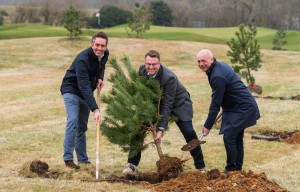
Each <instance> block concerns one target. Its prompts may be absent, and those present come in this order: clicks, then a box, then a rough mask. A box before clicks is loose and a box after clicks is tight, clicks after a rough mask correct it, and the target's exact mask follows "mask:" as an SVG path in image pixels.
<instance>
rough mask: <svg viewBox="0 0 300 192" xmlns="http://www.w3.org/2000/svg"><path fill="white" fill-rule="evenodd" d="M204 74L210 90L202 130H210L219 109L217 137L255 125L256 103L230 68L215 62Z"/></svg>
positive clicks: (257, 114)
mask: <svg viewBox="0 0 300 192" xmlns="http://www.w3.org/2000/svg"><path fill="white" fill-rule="evenodd" d="M206 74H207V76H208V80H209V84H210V86H211V89H212V96H211V97H212V98H211V104H210V108H209V114H208V117H207V120H206V122H205V124H204V127H206V128H208V129H211V128H212V126H213V124H214V121H215V119H216V117H217V115H218V112H219V111H220V107H222V125H221V129H220V134H228V133H234V132H238V131H240V130H242V129H245V128H247V127H250V126H253V125H255V124H256V120H258V119H259V118H260V114H259V109H258V106H257V104H256V101H255V99H254V97H253V96H252V94H251V93H250V91H249V90H248V88H247V87H246V86H245V85H244V83H243V82H242V81H241V80H240V78H239V77H238V76H237V75H236V73H235V72H234V71H233V70H232V68H231V67H230V66H229V65H227V64H226V63H221V62H217V61H216V60H215V62H214V63H212V66H211V67H210V69H209V70H208V71H207V72H206Z"/></svg>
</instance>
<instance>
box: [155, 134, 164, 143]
mask: <svg viewBox="0 0 300 192" xmlns="http://www.w3.org/2000/svg"><path fill="white" fill-rule="evenodd" d="M162 135H163V132H162V131H157V132H156V135H155V138H154V141H155V142H156V143H160V142H161V138H162Z"/></svg>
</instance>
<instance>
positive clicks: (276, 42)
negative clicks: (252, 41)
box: [272, 30, 287, 51]
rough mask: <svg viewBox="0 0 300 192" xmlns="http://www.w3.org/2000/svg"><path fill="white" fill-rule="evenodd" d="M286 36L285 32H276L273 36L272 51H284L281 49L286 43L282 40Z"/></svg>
mask: <svg viewBox="0 0 300 192" xmlns="http://www.w3.org/2000/svg"><path fill="white" fill-rule="evenodd" d="M285 36H286V31H285V30H278V31H277V32H276V34H275V36H274V39H273V47H272V49H273V50H282V51H283V50H285V49H283V48H282V46H284V45H285V44H286V43H287V41H286V40H285V39H284V38H285Z"/></svg>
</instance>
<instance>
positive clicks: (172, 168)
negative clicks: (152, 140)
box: [156, 156, 184, 179]
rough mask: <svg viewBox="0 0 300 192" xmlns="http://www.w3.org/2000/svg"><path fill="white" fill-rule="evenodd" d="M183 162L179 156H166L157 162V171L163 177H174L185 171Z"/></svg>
mask: <svg viewBox="0 0 300 192" xmlns="http://www.w3.org/2000/svg"><path fill="white" fill-rule="evenodd" d="M183 163H184V161H182V160H180V159H179V158H177V157H168V156H164V157H162V158H160V159H159V160H158V161H157V162H156V166H157V173H158V175H159V176H160V177H162V178H163V179H169V178H174V177H176V176H177V175H178V174H180V173H181V172H182V171H183Z"/></svg>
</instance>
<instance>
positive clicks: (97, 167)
mask: <svg viewBox="0 0 300 192" xmlns="http://www.w3.org/2000/svg"><path fill="white" fill-rule="evenodd" d="M97 104H98V107H99V110H100V90H99V89H97ZM100 124H101V113H100V118H99V121H98V122H97V123H96V126H97V146H96V179H99V163H100V162H99V145H100Z"/></svg>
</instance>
